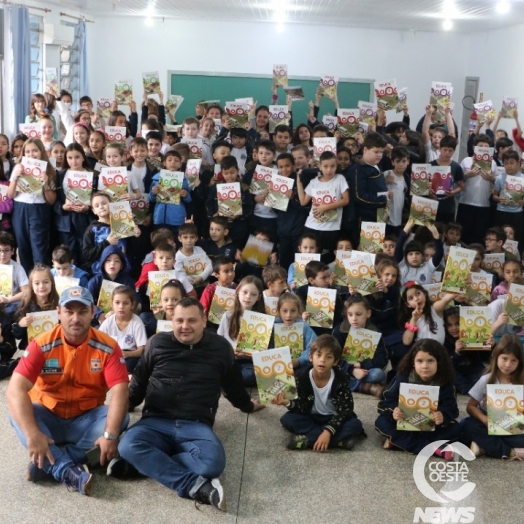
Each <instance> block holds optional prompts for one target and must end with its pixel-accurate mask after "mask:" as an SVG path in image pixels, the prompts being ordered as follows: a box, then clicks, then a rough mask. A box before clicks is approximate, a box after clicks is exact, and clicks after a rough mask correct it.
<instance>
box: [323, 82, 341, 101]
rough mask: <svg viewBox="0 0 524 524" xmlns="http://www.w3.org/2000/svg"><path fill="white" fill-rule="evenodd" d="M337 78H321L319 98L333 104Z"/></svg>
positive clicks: (335, 95)
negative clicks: (330, 101) (322, 97)
mask: <svg viewBox="0 0 524 524" xmlns="http://www.w3.org/2000/svg"><path fill="white" fill-rule="evenodd" d="M337 86H338V76H323V77H321V78H320V83H319V91H320V94H321V96H324V97H326V98H328V99H329V100H332V101H333V102H335V100H336V99H337Z"/></svg>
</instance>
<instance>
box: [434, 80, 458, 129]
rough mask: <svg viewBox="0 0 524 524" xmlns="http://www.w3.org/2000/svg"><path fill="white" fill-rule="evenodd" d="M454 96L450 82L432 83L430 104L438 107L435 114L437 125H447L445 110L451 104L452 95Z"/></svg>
mask: <svg viewBox="0 0 524 524" xmlns="http://www.w3.org/2000/svg"><path fill="white" fill-rule="evenodd" d="M452 94H453V86H452V85H451V83H450V82H432V83H431V93H430V96H429V103H430V104H431V105H433V106H437V111H436V113H435V123H437V124H445V123H446V115H445V109H446V107H447V106H448V105H449V104H451V95H452Z"/></svg>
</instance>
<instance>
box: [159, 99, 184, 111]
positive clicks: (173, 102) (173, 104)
mask: <svg viewBox="0 0 524 524" xmlns="http://www.w3.org/2000/svg"><path fill="white" fill-rule="evenodd" d="M183 101H184V97H183V96H180V95H170V96H168V98H167V100H166V101H165V103H164V107H165V109H166V112H168V113H169V114H171V115H173V116H175V114H176V111H177V109H178V108H179V107H180V106H181V105H182V102H183Z"/></svg>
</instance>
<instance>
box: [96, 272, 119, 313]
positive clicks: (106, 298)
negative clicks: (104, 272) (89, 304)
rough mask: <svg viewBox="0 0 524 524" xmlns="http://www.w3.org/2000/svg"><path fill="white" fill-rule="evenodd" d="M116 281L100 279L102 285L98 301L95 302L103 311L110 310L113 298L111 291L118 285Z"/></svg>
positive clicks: (107, 311)
mask: <svg viewBox="0 0 524 524" xmlns="http://www.w3.org/2000/svg"><path fill="white" fill-rule="evenodd" d="M120 285H121V284H119V283H118V282H113V281H112V280H106V279H104V280H102V286H101V287H100V294H99V295H98V302H97V303H96V305H97V307H99V308H100V309H101V310H102V311H103V312H104V313H109V311H111V304H112V298H113V291H114V290H115V289H116V288H117V287H118V286H120Z"/></svg>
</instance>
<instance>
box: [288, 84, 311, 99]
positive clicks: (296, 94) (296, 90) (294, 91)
mask: <svg viewBox="0 0 524 524" xmlns="http://www.w3.org/2000/svg"><path fill="white" fill-rule="evenodd" d="M284 91H285V92H286V96H289V98H290V99H291V100H292V101H293V102H294V101H295V100H304V99H305V98H306V95H305V94H304V90H303V89H302V87H301V86H288V87H284Z"/></svg>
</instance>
